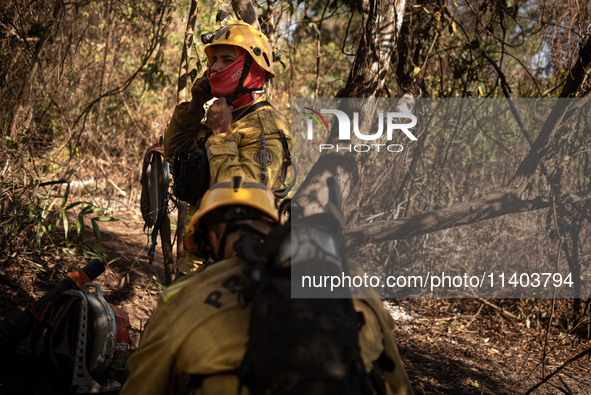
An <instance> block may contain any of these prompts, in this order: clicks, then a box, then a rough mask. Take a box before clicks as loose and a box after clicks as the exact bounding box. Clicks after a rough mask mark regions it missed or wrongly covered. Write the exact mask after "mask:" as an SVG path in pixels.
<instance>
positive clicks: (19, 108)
mask: <svg viewBox="0 0 591 395" xmlns="http://www.w3.org/2000/svg"><path fill="white" fill-rule="evenodd" d="M228 18H234V19H243V20H246V21H248V22H249V23H251V24H256V25H257V26H258V27H259V28H260V30H261V31H262V32H264V33H265V34H266V35H267V36H268V37H269V39H270V41H271V43H272V45H273V47H274V50H275V53H276V55H277V57H278V60H277V62H276V64H275V69H276V78H275V79H273V80H272V81H271V82H270V83H268V86H267V92H268V96H269V98H270V100H271V102H272V103H273V105H274V106H275V107H276V108H278V109H280V110H281V111H282V112H283V113H284V115H285V116H286V117H288V119H291V121H292V131H293V136H294V137H293V141H292V143H293V156H294V161H295V163H296V165H297V167H298V180H297V184H296V188H295V189H294V191H293V192H292V197H293V202H294V204H295V205H299V206H301V207H305V208H306V210H307V211H308V212H312V211H314V210H317V209H318V208H319V207H321V206H324V205H325V204H326V203H327V201H328V193H327V191H326V188H325V185H326V179H327V178H328V177H330V176H335V177H336V178H337V180H338V182H339V184H340V189H341V194H342V198H343V206H344V214H345V220H346V230H345V232H344V234H345V240H346V242H347V246H348V249H349V255H350V256H351V257H352V258H354V259H355V260H356V261H358V262H360V263H361V264H362V265H364V268H365V269H366V270H367V271H369V272H371V273H374V274H376V275H379V276H387V275H399V274H405V275H410V274H424V273H423V272H427V271H429V272H432V271H433V270H438V271H446V272H449V273H462V272H466V271H471V270H475V271H478V270H481V269H482V268H483V267H486V268H492V270H496V271H497V272H501V271H503V270H504V271H506V272H507V273H509V272H511V273H512V272H515V271H518V272H519V271H522V272H523V271H529V272H535V271H542V269H543V270H544V271H550V270H552V271H553V272H558V271H561V272H562V273H570V274H571V277H570V278H571V280H572V287H571V289H570V290H569V292H568V293H564V294H560V293H559V294H556V293H555V294H552V292H550V293H547V294H542V293H539V294H536V293H528V294H526V295H525V294H524V295H508V294H502V293H501V294H499V296H496V297H495V295H484V296H483V295H476V294H472V295H470V297H465V296H466V295H465V294H459V293H458V294H453V293H452V294H444V293H441V292H437V291H436V292H431V293H430V294H429V295H424V294H421V295H414V294H410V295H407V294H405V295H397V294H393V295H392V294H384V303H385V305H386V306H387V307H388V308H389V309H390V311H391V312H392V315H393V317H395V320H396V321H397V322H398V327H397V329H396V337H397V341H398V343H399V346H400V351H401V355H402V359H403V362H404V363H405V365H406V368H407V371H408V373H409V376H410V378H411V381H412V383H413V385H414V387H415V393H418V394H421V393H425V394H440V393H441V394H444V393H445V394H455V393H475V394H509V393H528V394H529V393H539V394H551V393H565V394H587V393H590V392H591V381H590V379H589V371H590V370H591V366H590V364H589V358H590V356H591V348H590V347H589V340H590V339H591V302H590V301H591V299H590V293H591V288H590V286H591V282H590V281H589V279H590V278H591V269H590V266H591V148H590V145H591V117H590V115H591V112H590V111H589V108H590V105H591V103H589V102H588V99H589V95H590V93H591V76H590V74H591V4H590V3H589V2H584V1H578V0H559V1H553V2H552V1H545V0H524V1H521V0H495V1H488V0H458V1H455V0H451V1H447V0H445V1H444V0H427V1H408V2H407V1H405V0H360V1H354V0H329V1H325V2H320V1H311V0H304V1H300V0H289V1H257V0H255V1H253V2H250V1H249V0H236V1H232V2H222V1H214V0H211V1H210V0H206V1H196V0H194V1H191V0H178V1H175V0H163V1H147V0H106V1H89V0H88V1H87V0H82V1H79V0H74V1H70V2H64V1H62V0H49V1H47V0H43V1H42V0H27V1H25V0H0V92H1V94H0V103H1V104H0V126H1V127H2V135H3V139H2V142H1V144H2V148H1V149H0V187H1V188H0V245H1V246H2V248H0V295H1V296H0V297H1V298H2V300H3V302H2V307H1V308H0V320H1V322H5V321H7V320H9V319H10V318H11V317H13V316H14V315H15V314H17V313H18V312H19V311H22V309H23V308H24V307H25V306H26V305H27V304H28V303H30V302H31V301H32V300H35V299H36V298H38V297H39V296H41V295H42V294H43V292H44V291H47V290H48V289H50V288H51V287H52V285H55V284H56V283H57V282H59V281H60V279H61V278H62V277H64V276H65V275H66V274H67V273H68V272H69V271H70V270H71V269H72V268H74V267H80V266H82V264H83V263H84V262H86V261H88V260H89V259H90V258H99V259H101V260H103V262H105V263H106V264H107V267H108V270H107V273H106V274H105V276H104V279H103V280H101V282H102V283H103V287H104V288H105V289H108V290H109V291H108V292H107V293H106V295H107V298H108V300H109V302H110V303H113V304H117V305H119V306H121V307H123V308H124V309H126V310H127V311H128V312H129V313H130V316H132V327H133V329H132V331H133V333H134V336H135V338H134V339H135V340H134V342H135V343H136V344H137V340H138V339H139V334H140V333H141V331H142V327H143V325H145V322H146V319H147V318H148V317H149V315H150V312H151V311H152V309H153V308H154V307H155V300H156V298H157V296H158V294H159V293H160V292H161V291H162V290H163V289H164V284H168V283H169V280H170V279H171V278H170V275H171V272H170V269H167V271H166V272H165V271H164V266H165V265H164V261H165V260H166V261H170V262H172V261H171V260H172V259H173V258H169V257H168V255H166V252H165V255H164V256H163V255H161V253H160V252H159V253H158V254H159V255H158V256H157V259H156V261H155V263H154V265H149V264H148V262H147V258H145V254H146V251H147V248H146V246H145V242H146V239H147V237H146V236H145V235H144V233H143V230H142V228H143V221H142V220H141V214H140V213H139V195H140V191H141V185H140V175H141V171H142V161H143V156H144V153H145V151H146V149H148V147H150V146H151V145H152V144H154V143H156V142H158V139H159V137H160V136H161V135H162V134H163V133H164V131H165V130H166V127H167V124H168V122H169V120H170V117H171V115H172V112H173V110H174V107H175V105H176V104H177V103H179V102H182V101H186V100H189V99H190V90H189V89H188V87H189V88H190V86H191V84H192V82H193V81H194V80H195V79H196V78H197V77H198V76H201V75H202V74H203V73H204V72H205V70H206V69H207V67H208V60H207V57H206V56H205V54H204V52H203V44H202V42H201V40H200V39H199V37H200V36H201V34H203V33H206V32H209V31H215V30H216V29H218V28H219V27H220V24H222V23H224V21H225V20H227V19H228ZM328 99H336V100H338V101H336V102H335V101H329V100H328ZM345 99H363V100H351V101H348V100H345ZM334 103H337V104H336V105H339V106H341V107H339V108H340V109H343V110H345V107H346V106H348V108H346V110H347V111H350V112H357V113H358V114H359V120H358V121H359V125H360V128H361V129H362V130H376V128H377V118H376V116H375V114H376V113H377V112H378V111H379V112H388V111H391V112H396V111H400V108H405V109H406V110H405V111H406V112H412V113H413V114H416V115H417V118H419V122H418V124H417V127H416V128H414V129H412V130H413V133H414V134H415V136H416V137H417V140H416V141H411V140H409V139H405V140H404V143H403V145H404V149H403V151H401V152H399V153H396V154H390V155H388V152H385V151H384V150H382V151H381V152H378V151H377V150H373V151H371V152H367V153H364V154H363V155H360V154H357V155H356V154H355V153H353V154H352V153H351V152H348V151H346V150H343V151H341V152H336V151H335V150H332V151H330V150H326V151H325V152H320V151H319V150H318V145H319V144H329V145H333V146H335V145H338V144H339V128H338V124H337V122H330V121H332V120H333V118H331V117H330V116H327V117H326V119H327V120H329V123H330V127H327V128H326V129H325V130H324V133H318V134H316V135H315V137H314V139H313V140H308V139H307V138H306V135H305V131H306V125H307V124H306V122H307V118H306V117H307V115H303V112H302V108H303V107H304V105H306V106H307V107H311V108H315V109H317V110H318V111H320V109H321V108H329V106H331V105H335V104H334ZM339 103H340V104H339ZM333 108H334V107H333ZM351 119H352V118H351ZM426 120H428V121H426ZM450 120H454V122H455V123H454V122H452V121H450ZM458 125H461V126H458ZM366 134H370V133H366ZM380 138H381V140H378V141H376V143H380V144H387V143H388V142H387V141H386V135H385V134H384V135H383V136H382V137H380ZM362 143H364V141H363V140H362V139H360V138H359V137H358V136H356V135H352V136H351V141H350V142H348V144H352V145H356V144H362ZM182 207H183V205H182V204H181V203H178V204H174V203H172V202H171V204H170V206H169V207H168V211H169V218H170V225H171V228H172V244H178V243H175V242H176V240H177V237H175V231H176V230H177V223H183V219H182V218H181V220H180V222H179V220H177V213H178V211H179V210H178V209H179V208H181V209H182ZM185 207H186V206H185ZM181 211H182V210H181ZM178 228H179V229H182V226H181V227H178ZM161 244H166V243H165V241H164V240H163V241H161V242H159V245H161ZM165 258H166V259H165ZM170 267H172V266H170ZM487 270H489V269H487ZM416 296H420V297H419V298H416ZM443 296H445V298H442V297H443ZM540 296H542V297H543V298H541V299H540ZM553 296H554V297H553ZM1 382H4V383H6V385H7V386H8V387H6V388H12V389H14V388H18V390H15V392H14V393H51V392H50V390H48V389H47V388H46V387H45V386H44V384H42V383H41V384H39V383H34V384H29V387H26V386H25V385H24V384H22V385H21V384H18V383H15V382H13V381H11V380H9V379H8V378H6V377H2V378H1V379H0V383H1ZM19 385H20V386H19ZM31 385H32V386H34V387H30V386H31ZM0 388H1V386H0ZM23 388H24V389H23ZM18 391H21V392H18ZM26 391H29V392H26ZM43 391H49V392H43ZM0 392H1V391H0Z"/></svg>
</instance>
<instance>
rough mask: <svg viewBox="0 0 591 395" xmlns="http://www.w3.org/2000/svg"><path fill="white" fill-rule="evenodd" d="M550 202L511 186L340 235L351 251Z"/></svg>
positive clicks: (563, 200) (566, 198)
mask: <svg viewBox="0 0 591 395" xmlns="http://www.w3.org/2000/svg"><path fill="white" fill-rule="evenodd" d="M590 199H591V191H589V192H586V193H580V194H565V195H562V196H559V197H557V198H556V203H558V204H562V205H569V204H573V203H580V202H584V201H587V200H590ZM552 203H553V199H552V197H551V196H548V197H537V198H535V199H531V200H522V199H520V198H519V197H518V196H517V194H516V193H515V192H513V191H512V190H508V189H505V190H501V191H499V192H496V193H493V194H491V195H489V196H487V197H484V198H482V199H479V200H475V201H473V202H466V203H461V204H458V205H455V206H452V207H447V208H443V209H441V210H436V211H430V212H428V213H423V214H418V215H415V216H413V217H410V218H404V219H398V220H393V221H376V222H373V223H371V224H364V225H360V226H357V227H355V228H353V229H349V230H347V231H345V234H344V235H345V240H346V241H347V246H348V247H349V248H350V250H351V251H355V250H356V248H361V247H363V246H365V245H367V244H368V243H378V242H383V241H389V240H403V239H408V238H411V237H415V236H420V235H424V234H427V233H432V232H437V231H440V230H445V229H449V228H454V227H456V226H461V225H469V224H473V223H476V222H480V221H483V220H486V219H491V218H496V217H500V216H503V215H507V214H515V213H521V212H525V211H532V210H539V209H543V208H547V207H550V206H551V205H552Z"/></svg>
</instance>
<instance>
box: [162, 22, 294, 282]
mask: <svg viewBox="0 0 591 395" xmlns="http://www.w3.org/2000/svg"><path fill="white" fill-rule="evenodd" d="M202 41H204V43H205V42H208V45H206V47H205V54H206V55H207V58H208V59H209V63H210V67H209V68H208V70H207V72H206V73H205V74H204V75H203V76H202V77H201V78H198V79H197V80H196V81H195V82H194V84H193V87H192V89H191V94H192V99H191V101H190V102H185V103H181V104H179V105H178V106H177V107H176V108H175V111H174V114H173V116H172V119H171V121H170V123H169V125H168V129H167V131H166V132H165V134H164V155H165V158H166V159H167V160H169V159H170V158H171V156H172V155H173V153H174V152H175V149H176V148H177V147H179V146H181V147H183V148H184V149H185V151H187V150H189V149H190V148H191V147H193V146H196V145H197V144H198V142H199V141H200V140H202V139H204V138H205V136H207V135H208V132H209V131H211V133H212V135H211V136H210V137H209V138H207V140H206V142H205V148H206V149H207V155H208V159H209V166H210V174H211V181H210V185H213V184H215V183H217V182H218V181H220V180H224V179H226V178H229V177H231V176H232V175H233V174H234V173H235V172H236V171H238V170H242V171H243V172H244V173H245V174H246V175H247V176H249V177H251V178H253V179H255V180H257V181H261V182H263V183H264V184H265V185H267V186H268V187H269V188H270V189H271V190H273V191H274V193H275V194H276V196H277V197H284V196H285V195H287V193H288V192H289V188H288V187H287V186H286V181H285V179H286V176H287V169H288V166H289V165H290V164H291V156H290V154H289V146H290V145H291V131H290V126H289V123H288V122H287V120H286V119H285V117H284V116H283V115H282V114H281V113H280V112H279V111H278V110H277V109H276V108H274V107H273V106H272V105H271V104H270V103H269V102H268V101H267V97H266V95H265V88H264V86H265V82H266V81H267V80H269V79H272V78H273V77H275V71H274V64H273V58H274V53H273V49H272V47H271V45H270V43H269V40H268V39H267V37H265V35H264V34H262V33H261V32H259V31H258V30H256V29H255V28H253V27H252V26H250V25H248V24H246V23H244V22H238V21H230V22H228V24H227V25H226V26H225V27H222V28H221V29H219V30H218V31H217V32H215V34H214V33H208V34H205V35H203V36H202ZM213 98H217V100H215V101H214V102H213V103H212V104H211V105H210V106H209V109H208V110H207V114H206V112H205V109H204V105H205V103H206V102H208V101H210V100H211V99H213ZM205 115H207V117H206V118H207V121H205V122H203V119H204V116H205ZM195 210H196V208H195V207H193V206H190V207H189V216H188V219H187V221H190V220H191V216H192V215H193V214H194V213H195ZM200 265H201V262H200V261H199V260H195V259H194V258H192V257H191V256H190V255H188V254H187V252H183V253H182V254H181V256H180V257H179V260H178V265H177V271H178V272H179V273H189V272H191V271H193V270H196V269H197V268H198V267H199V266H200Z"/></svg>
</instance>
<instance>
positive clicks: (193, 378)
mask: <svg viewBox="0 0 591 395" xmlns="http://www.w3.org/2000/svg"><path fill="white" fill-rule="evenodd" d="M226 374H232V375H238V369H229V370H222V371H221V372H216V373H210V374H188V375H187V376H188V379H187V381H186V382H185V384H184V385H183V386H182V387H181V389H180V390H179V392H178V395H187V394H189V390H191V389H193V388H201V385H203V381H204V380H205V379H207V378H209V377H213V376H220V375H226Z"/></svg>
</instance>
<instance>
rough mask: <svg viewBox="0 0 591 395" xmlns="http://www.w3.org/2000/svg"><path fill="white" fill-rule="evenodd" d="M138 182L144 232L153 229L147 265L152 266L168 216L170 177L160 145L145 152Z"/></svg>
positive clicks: (155, 145)
mask: <svg viewBox="0 0 591 395" xmlns="http://www.w3.org/2000/svg"><path fill="white" fill-rule="evenodd" d="M160 167H162V168H163V171H164V191H163V192H160V191H159V188H158V169H159V168H160ZM140 182H141V185H142V192H141V196H140V209H141V212H142V218H143V219H144V232H145V231H146V229H148V230H149V229H151V228H153V229H152V231H151V232H150V237H151V238H152V245H151V247H150V251H148V257H149V263H150V264H152V263H153V262H154V253H155V251H156V240H157V239H158V232H159V231H160V228H161V227H162V221H163V219H164V216H165V215H167V214H168V213H167V211H166V210H167V207H168V199H169V194H168V185H169V183H170V177H169V171H168V162H166V161H165V160H164V149H163V148H162V146H161V145H160V144H154V145H153V146H151V147H150V148H148V150H147V151H146V154H145V155H144V161H143V165H142V177H141V180H140ZM161 194H162V195H161ZM160 195H161V196H160Z"/></svg>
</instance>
